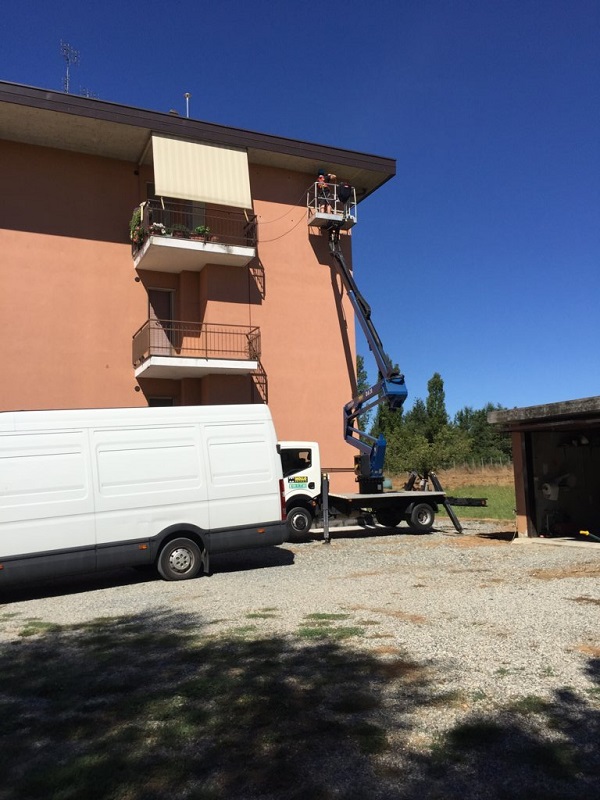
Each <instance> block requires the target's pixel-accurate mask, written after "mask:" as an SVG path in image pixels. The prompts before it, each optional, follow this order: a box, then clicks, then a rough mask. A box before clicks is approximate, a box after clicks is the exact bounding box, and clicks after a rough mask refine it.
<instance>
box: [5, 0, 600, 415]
mask: <svg viewBox="0 0 600 800" xmlns="http://www.w3.org/2000/svg"><path fill="white" fill-rule="evenodd" d="M61 40H63V41H66V42H68V43H69V44H70V45H71V46H72V47H74V48H76V49H77V50H78V51H79V52H80V63H79V65H78V66H77V67H76V68H74V69H73V70H72V72H71V91H72V92H73V93H84V92H86V91H87V92H90V93H93V95H95V96H96V97H98V98H99V99H101V100H107V101H111V102H116V103H123V104H125V105H132V106H139V107H141V108H148V109H152V110H157V111H168V110H170V109H176V110H178V111H179V112H180V113H182V114H184V113H185V100H184V97H183V95H184V92H186V91H187V92H190V93H191V95H192V96H191V99H190V116H191V117H194V118H197V119H202V120H206V121H208V122H216V123H220V124H225V125H233V126H236V127H240V128H246V129H250V130H256V131H262V132H265V133H272V134H276V135H281V136H289V137H292V138H298V139H304V140H307V141H313V142H320V143H323V144H331V145H336V146H340V147H346V148H348V149H352V150H359V151H363V152H368V153H374V154H377V155H384V156H390V157H392V158H395V159H397V175H396V177H395V178H394V179H393V180H392V181H390V182H389V183H388V184H386V186H385V187H383V188H382V189H381V190H380V191H379V192H377V193H376V194H375V195H373V196H372V197H371V198H369V199H368V200H366V201H365V202H364V203H363V204H362V205H361V207H360V209H359V224H358V225H357V226H356V228H355V229H354V265H355V276H356V279H357V282H358V285H359V287H360V288H361V290H362V292H363V294H364V295H365V297H366V299H367V300H368V302H369V304H370V305H371V307H372V311H373V321H374V323H375V325H376V327H377V328H378V331H379V333H380V336H381V339H382V341H383V343H384V346H385V348H386V350H387V352H388V353H389V355H390V356H391V358H392V359H393V360H394V361H395V362H397V363H398V364H399V365H400V367H401V369H402V370H403V372H404V373H405V375H406V381H407V385H408V389H409V402H408V404H407V407H410V400H414V399H415V398H417V397H421V398H423V399H424V398H425V397H426V394H427V381H428V380H429V378H430V377H431V375H432V374H433V373H434V372H439V373H440V374H441V375H442V377H443V379H444V383H445V390H446V402H447V407H448V411H449V412H450V414H454V413H455V412H456V411H457V410H458V409H460V408H462V407H464V406H466V405H469V406H472V407H474V408H481V407H482V406H483V405H484V404H485V403H487V402H492V403H500V404H502V405H503V406H506V407H509V408H512V407H513V406H524V405H536V404H539V403H548V402H554V401H558V400H566V399H572V398H577V397H587V396H590V395H596V394H600V386H599V379H598V374H599V370H598V366H599V355H598V352H599V335H598V333H599V328H600V321H599V313H598V305H599V302H598V301H599V299H600V292H599V288H600V287H599V283H600V136H599V132H600V0H564V1H563V0H536V1H535V2H533V1H532V0H477V1H473V2H470V1H469V0H453V1H451V0H445V1H444V0H410V1H409V0H390V1H389V2H387V1H386V0H370V2H366V1H363V2H360V1H359V0H346V2H344V3H324V2H322V3H320V4H314V3H313V4H299V3H291V2H287V1H286V0H281V1H280V2H268V1H267V0H254V2H252V3H249V2H241V0H217V1H216V2H213V3H207V2H204V1H203V0H196V1H195V2H192V1H191V0H180V2H178V3H165V2H157V1H156V0H144V2H129V1H128V0H123V1H122V2H115V1H114V0H104V1H103V2H102V3H94V4H87V3H81V2H70V1H65V2H61V1H60V0H56V1H55V2H53V3H48V2H47V0H45V1H44V2H42V1H41V0H33V1H32V2H28V1H27V0H23V1H22V2H21V3H20V4H16V3H14V4H13V3H11V4H5V5H4V7H3V25H2V32H1V33H0V44H1V46H0V79H2V80H6V81H13V82H15V83H23V84H27V85H32V86H38V87H43V88H48V89H53V90H61V89H62V88H63V78H64V74H65V63H64V61H63V60H62V58H61V54H60V42H61ZM359 351H362V352H363V354H365V355H366V356H367V366H368V367H369V370H370V372H371V377H372V378H373V380H375V374H374V365H373V364H372V361H371V359H370V356H369V355H368V351H367V350H366V345H365V344H364V342H363V340H362V338H359Z"/></svg>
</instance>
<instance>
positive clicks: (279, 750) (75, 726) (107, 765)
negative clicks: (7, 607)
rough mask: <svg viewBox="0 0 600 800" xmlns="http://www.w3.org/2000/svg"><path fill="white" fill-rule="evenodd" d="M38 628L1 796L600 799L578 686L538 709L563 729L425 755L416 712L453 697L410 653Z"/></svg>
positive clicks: (9, 675) (154, 620)
mask: <svg viewBox="0 0 600 800" xmlns="http://www.w3.org/2000/svg"><path fill="white" fill-rule="evenodd" d="M12 623H13V624H14V619H13V620H12ZM27 624H28V623H27V622H24V626H25V627H24V630H23V631H22V632H21V633H22V638H21V639H20V640H19V641H17V642H10V643H7V642H4V643H3V644H2V645H1V646H0V671H1V674H2V685H1V691H0V709H1V712H2V713H1V714H0V753H1V754H2V756H1V759H2V783H1V784H0V798H2V799H3V800H13V799H14V800H25V798H26V799H27V800H37V798H44V800H46V798H60V800H81V798H86V800H100V798H102V800H104V799H105V798H111V799H112V800H167V799H168V800H171V798H174V797H177V798H194V800H242V798H244V799H247V798H253V799H256V800H257V799H258V798H263V799H264V800H267V798H268V799H269V800H276V799H277V800H286V799H289V800H299V799H300V798H302V799H303V800H333V798H342V799H343V800H362V799H363V798H364V800H367V798H368V799H369V800H376V798H382V800H387V799H388V798H389V799H390V800H396V799H397V800H409V798H414V800H417V799H418V800H421V799H422V798H424V797H426V798H428V799H429V798H442V797H443V798H461V800H465V798H473V799H474V798H480V797H485V798H486V800H487V799H488V798H509V797H510V798H522V797H527V798H542V797H543V798H556V799H558V798H577V800H579V798H584V797H585V798H586V800H587V798H590V797H592V796H594V792H593V785H592V781H593V780H594V778H595V775H597V772H596V771H595V770H597V768H598V748H597V740H598V711H597V709H596V710H595V711H594V710H592V708H591V706H590V705H588V704H587V703H585V702H584V701H582V700H581V699H580V698H577V697H575V696H573V695H572V694H570V693H569V692H568V691H567V690H565V691H564V692H563V693H562V694H561V695H559V696H557V697H556V698H555V700H553V701H552V702H551V703H549V704H547V706H542V707H538V706H537V705H536V707H535V715H536V720H537V719H538V717H540V718H542V717H545V718H547V720H548V721H551V722H552V735H551V736H549V735H547V733H541V732H536V727H535V725H534V724H533V722H532V719H531V716H524V714H523V709H518V708H513V709H505V710H503V711H502V712H499V713H498V714H496V715H494V716H491V717H486V718H485V719H482V718H471V719H470V718H467V719H466V720H463V722H462V724H461V725H460V726H458V727H456V728H454V729H453V730H452V731H450V732H449V733H448V735H447V736H446V737H445V739H444V740H443V741H440V742H439V744H438V745H436V747H434V748H433V750H430V751H428V752H427V753H417V752H414V751H412V750H411V749H410V747H409V744H408V735H409V734H410V733H411V732H412V726H413V725H414V717H413V716H412V714H413V712H416V711H418V710H419V709H422V708H424V707H435V708H437V709H439V708H440V707H443V706H444V705H445V704H446V705H449V707H451V708H452V698H451V697H449V696H446V695H444V693H443V692H442V691H441V690H440V689H439V686H438V681H437V678H435V676H434V675H433V672H432V668H431V666H430V665H429V666H426V665H422V664H418V663H415V662H412V661H411V660H410V659H408V658H405V657H402V655H401V654H399V653H396V654H395V655H394V656H393V657H390V658H388V659H386V660H384V659H382V658H379V657H375V656H374V655H371V654H369V653H367V652H365V651H364V650H361V649H356V648H353V647H352V646H351V645H350V644H349V643H348V641H346V642H344V643H340V642H336V641H333V640H329V641H328V640H324V639H320V640H319V641H317V642H311V643H306V642H302V641H301V640H300V639H293V638H292V637H279V636H273V635H272V636H264V637H261V638H258V637H257V634H256V633H253V634H252V637H251V636H250V635H249V627H250V626H246V627H244V628H238V629H235V628H234V629H231V630H230V631H228V632H227V633H226V634H218V635H217V634H215V635H211V633H210V631H211V627H210V626H209V625H203V624H202V622H201V621H199V620H198V619H197V618H195V617H192V616H190V615H185V614H169V613H161V612H157V613H152V614H143V615H138V616H128V617H119V618H113V619H98V620H96V621H94V622H92V623H89V624H85V625H77V626H70V627H64V626H63V627H52V626H46V628H45V629H43V628H40V627H39V626H38V627H37V628H36V627H35V626H33V627H30V628H27V627H26V626H27ZM589 669H590V675H591V676H592V677H593V678H594V680H595V681H596V682H597V681H598V661H593V662H590V666H589ZM529 711H530V709H528V713H529Z"/></svg>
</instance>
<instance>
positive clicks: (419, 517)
mask: <svg viewBox="0 0 600 800" xmlns="http://www.w3.org/2000/svg"><path fill="white" fill-rule="evenodd" d="M434 520H435V511H434V510H433V508H432V507H431V506H430V505H429V504H428V503H417V505H416V506H414V508H413V510H412V511H411V513H410V524H411V527H412V528H414V529H415V530H416V531H418V532H419V533H427V532H428V531H430V530H431V529H432V527H433V522H434Z"/></svg>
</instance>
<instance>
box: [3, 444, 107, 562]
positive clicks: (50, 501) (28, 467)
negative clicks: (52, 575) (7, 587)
mask: <svg viewBox="0 0 600 800" xmlns="http://www.w3.org/2000/svg"><path fill="white" fill-rule="evenodd" d="M86 435H87V433H86V431H83V430H75V431H55V432H49V433H45V434H44V435H43V436H40V435H39V434H37V433H12V434H6V435H3V436H0V555H1V557H2V558H6V557H9V556H15V555H25V554H34V553H42V552H45V551H54V550H56V551H59V550H68V549H70V548H78V549H79V550H80V551H81V550H82V549H83V550H85V548H89V549H90V552H89V566H90V567H91V568H92V569H93V568H94V566H95V564H94V561H95V556H94V552H93V548H94V545H95V520H94V506H93V498H92V492H91V487H90V463H89V462H90V460H89V453H88V451H87V446H86ZM77 560H78V561H80V560H81V556H78V559H77ZM84 561H86V559H85V558H84Z"/></svg>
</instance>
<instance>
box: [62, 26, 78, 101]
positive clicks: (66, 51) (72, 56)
mask: <svg viewBox="0 0 600 800" xmlns="http://www.w3.org/2000/svg"><path fill="white" fill-rule="evenodd" d="M60 54H61V56H62V57H63V58H64V60H65V62H66V64H67V69H66V73H65V77H64V78H63V88H64V90H65V92H66V93H67V94H69V90H70V88H71V67H76V66H77V65H78V64H79V57H80V55H79V50H75V48H74V47H71V45H70V44H68V43H67V42H63V41H62V39H61V41H60Z"/></svg>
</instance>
